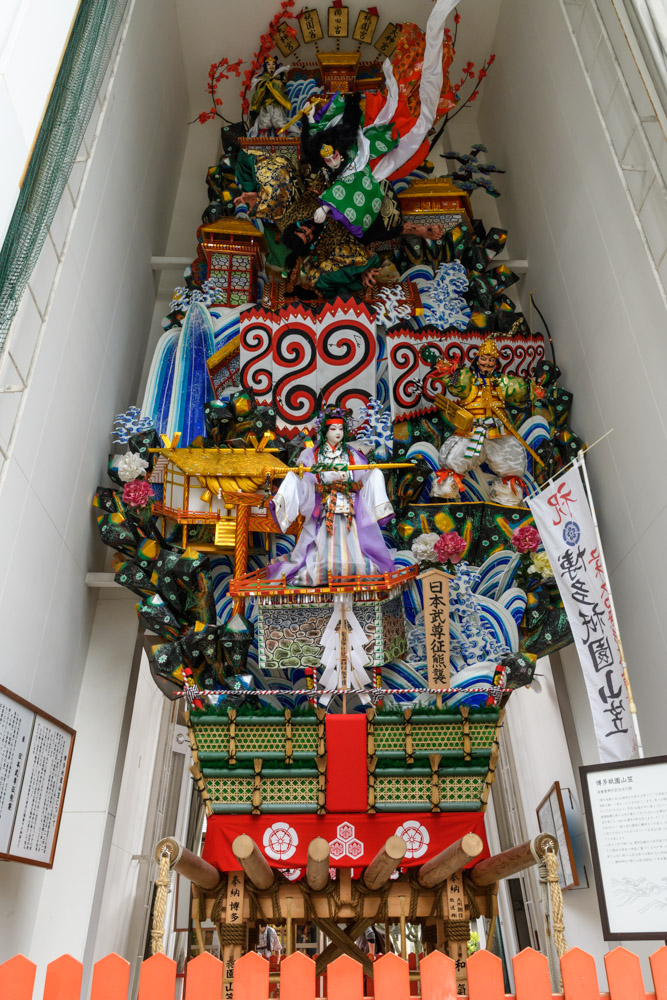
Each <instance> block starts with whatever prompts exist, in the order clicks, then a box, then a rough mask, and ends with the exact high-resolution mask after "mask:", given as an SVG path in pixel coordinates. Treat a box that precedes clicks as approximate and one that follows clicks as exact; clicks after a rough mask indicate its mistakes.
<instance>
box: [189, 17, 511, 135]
mask: <svg viewBox="0 0 667 1000" xmlns="http://www.w3.org/2000/svg"><path fill="white" fill-rule="evenodd" d="M501 3H502V0H461V3H460V4H459V7H458V10H459V13H460V14H461V21H460V24H459V31H458V38H457V44H456V59H455V62H454V67H455V69H454V71H453V72H452V73H451V78H452V83H454V82H456V81H457V80H458V78H459V76H458V73H457V72H456V70H457V68H458V67H460V66H462V65H464V63H466V62H467V61H468V60H471V61H472V62H474V63H475V67H476V68H477V67H479V66H481V64H482V62H483V60H484V59H485V58H486V57H487V56H488V55H489V54H490V53H491V52H492V45H493V38H494V35H495V31H496V23H497V20H498V15H499V11H500V6H501ZM279 6H280V4H279V0H176V7H177V11H178V19H179V24H180V32H181V41H182V45H183V58H184V61H185V75H186V81H187V87H188V98H189V103H190V108H191V113H192V117H194V116H195V115H197V114H198V113H199V112H200V111H204V110H208V108H209V107H210V99H209V98H208V96H207V94H206V83H207V74H208V70H209V66H210V65H211V63H214V62H217V61H218V60H219V59H221V58H222V57H223V56H226V57H227V58H228V59H229V60H230V62H233V61H234V60H236V59H238V58H239V57H242V58H243V60H244V61H245V63H246V67H247V66H248V65H249V63H250V60H251V59H252V54H253V52H254V51H255V50H256V48H257V47H258V45H259V36H260V35H261V34H262V33H263V32H265V31H266V30H267V28H268V25H269V21H270V20H271V18H272V17H273V15H274V14H275V13H277V11H278V10H279ZM328 6H329V2H327V0H312V2H311V3H304V4H303V5H302V4H301V3H300V2H299V0H297V5H296V7H295V10H301V9H306V8H308V7H316V8H317V9H318V11H319V13H320V20H321V21H322V24H323V25H324V26H326V9H327V7H328ZM346 6H349V8H350V25H351V27H353V26H354V23H355V21H356V17H357V14H358V12H359V10H361V9H364V10H365V9H366V8H367V7H368V6H369V3H368V2H360V0H348V2H347V3H346ZM376 6H377V8H378V10H379V12H380V21H379V24H378V29H377V31H376V38H377V37H378V36H379V33H380V31H382V29H383V28H384V26H385V25H386V24H387V22H388V21H394V22H396V21H407V20H412V21H414V22H416V23H417V24H419V25H420V27H422V28H423V27H424V26H425V24H426V20H427V18H428V15H429V12H430V11H431V9H432V7H433V2H432V0H409V2H408V0H380V2H378V3H377V4H376ZM453 18H454V15H453V14H452V15H450V18H449V21H448V25H449V27H450V28H451V29H452V30H453V28H454V23H453ZM298 37H299V39H300V38H301V35H300V34H299V35H298ZM355 44H356V43H354V42H352V41H351V40H350V41H348V43H347V46H348V47H349V48H350V49H351V48H352V47H353V45H355ZM321 47H322V46H321ZM345 47H346V43H345V42H343V43H342V48H345ZM377 55H378V53H377V51H376V49H375V48H373V47H369V46H363V50H362V59H368V58H374V57H375V56H377ZM299 57H301V58H302V59H304V60H306V61H310V60H314V58H315V50H314V46H313V45H307V46H306V45H303V44H302V45H301V48H300V49H298V50H297V52H296V53H294V56H293V57H292V58H294V59H298V58H299ZM288 61H289V60H288ZM246 67H242V69H243V68H246ZM492 79H493V78H492V75H491V74H489V78H488V80H487V81H486V84H489V81H491V80H492ZM486 84H485V85H486ZM240 87H241V80H237V79H236V77H232V78H231V80H227V81H223V83H222V84H221V85H220V90H219V95H220V96H221V97H222V99H223V101H224V104H223V107H222V109H221V110H222V113H223V114H224V115H225V116H226V117H228V118H230V119H231V120H232V121H236V120H237V119H238V118H240V101H239V96H238V95H239V91H240ZM477 107H478V104H472V105H470V107H469V108H466V110H465V111H464V112H463V114H465V115H466V116H470V117H474V116H475V115H476V113H477ZM204 127H208V128H213V127H214V125H213V123H212V122H209V123H207V125H205V126H204Z"/></svg>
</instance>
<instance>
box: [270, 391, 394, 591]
mask: <svg viewBox="0 0 667 1000" xmlns="http://www.w3.org/2000/svg"><path fill="white" fill-rule="evenodd" d="M316 426H317V431H318V437H319V443H318V445H317V447H316V448H306V449H305V450H304V451H303V452H302V453H301V455H300V456H299V459H298V464H299V465H302V466H304V468H307V469H309V470H310V471H307V472H304V474H303V476H299V475H298V474H297V473H295V472H288V473H287V475H286V476H285V478H284V480H283V483H282V486H281V487H280V489H279V490H278V492H277V493H276V495H275V496H274V497H273V499H272V501H271V511H272V513H273V516H274V518H275V520H276V523H277V524H278V526H279V528H280V530H281V531H286V530H287V528H288V527H289V525H290V524H292V523H293V522H294V521H295V520H296V519H297V517H298V515H299V514H301V515H303V518H304V524H303V528H302V530H301V534H300V535H299V539H298V541H297V543H296V545H295V546H294V550H293V551H292V553H291V557H290V558H289V560H278V561H277V562H275V563H272V565H270V566H269V568H268V571H267V575H268V577H269V579H274V580H275V579H281V578H283V577H284V578H285V581H286V582H287V583H288V584H291V585H292V586H295V587H325V586H327V585H328V583H329V577H330V576H357V575H359V576H371V575H374V574H378V573H391V572H392V571H393V570H394V561H393V558H392V554H391V552H390V550H389V549H388V548H387V546H386V544H385V542H384V539H383V537H382V532H381V531H380V525H381V524H385V523H386V522H387V521H389V520H390V519H391V518H392V517H393V513H394V512H393V508H392V506H391V504H390V503H389V500H388V499H387V491H386V488H385V483H384V478H383V476H382V473H381V472H380V470H379V469H365V470H361V471H359V472H354V471H350V469H349V467H350V466H354V465H366V464H367V461H366V458H365V457H364V456H363V455H362V454H361V453H360V452H358V451H355V450H354V449H353V448H351V447H350V446H349V445H348V444H347V434H348V425H347V414H346V413H345V411H343V410H340V409H334V408H326V409H325V410H324V411H323V412H322V413H321V414H320V417H319V418H318V421H317V425H316Z"/></svg>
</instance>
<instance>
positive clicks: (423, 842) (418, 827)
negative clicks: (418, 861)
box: [394, 819, 431, 858]
mask: <svg viewBox="0 0 667 1000" xmlns="http://www.w3.org/2000/svg"><path fill="white" fill-rule="evenodd" d="M394 836H396V837H402V838H403V840H404V841H405V843H406V844H407V851H406V852H405V856H406V858H421V856H422V855H423V854H426V852H427V850H428V845H429V842H430V839H431V838H430V837H429V835H428V830H427V829H426V827H425V826H422V824H421V823H420V822H419V821H418V820H416V819H406V821H405V823H403V825H402V826H399V827H398V828H397V830H396V833H395V834H394Z"/></svg>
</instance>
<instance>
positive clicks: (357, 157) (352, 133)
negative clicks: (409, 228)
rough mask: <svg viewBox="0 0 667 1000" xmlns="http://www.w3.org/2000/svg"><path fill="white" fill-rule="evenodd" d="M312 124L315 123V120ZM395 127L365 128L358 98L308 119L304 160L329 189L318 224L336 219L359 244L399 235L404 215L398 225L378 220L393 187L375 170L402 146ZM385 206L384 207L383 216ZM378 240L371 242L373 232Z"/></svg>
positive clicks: (343, 98) (343, 97)
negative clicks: (379, 160) (377, 162)
mask: <svg viewBox="0 0 667 1000" xmlns="http://www.w3.org/2000/svg"><path fill="white" fill-rule="evenodd" d="M311 119H312V120H311ZM395 131H396V130H395V127H394V125H393V123H392V122H388V123H387V124H381V125H368V126H366V127H364V117H363V113H362V110H361V95H360V94H358V93H357V94H341V93H338V94H335V95H334V96H333V97H332V98H331V100H330V101H328V102H327V104H325V105H323V106H321V107H319V108H318V109H317V111H315V112H314V113H312V114H311V118H310V119H306V120H305V121H304V124H303V130H302V132H301V154H302V157H303V159H304V160H306V161H307V162H308V163H309V164H310V166H311V167H312V169H313V170H314V171H321V173H322V176H323V177H324V179H325V185H326V186H325V188H324V190H323V191H322V192H321V193H320V196H319V202H320V206H319V208H318V209H317V214H316V216H315V222H317V223H322V222H324V220H325V218H326V217H327V216H329V218H331V219H334V220H335V221H336V222H340V224H341V225H343V226H345V228H346V229H347V230H348V231H349V232H350V233H351V234H352V235H353V236H356V237H357V239H361V238H362V237H366V239H365V240H364V242H370V241H371V240H372V239H373V238H375V239H382V238H386V236H387V231H388V230H389V231H390V232H391V230H395V231H396V232H400V231H401V228H402V221H401V217H400V212H398V211H396V213H395V219H393V220H392V219H391V218H388V217H385V219H384V221H381V223H380V227H378V226H375V227H374V223H375V222H376V220H377V219H378V216H379V215H380V213H381V211H382V209H383V201H384V200H385V199H386V196H387V194H388V191H389V190H390V185H386V184H385V185H382V184H381V183H380V182H379V181H377V180H376V179H375V177H374V176H373V173H372V170H371V164H372V162H373V161H374V160H377V158H378V157H381V156H384V155H385V154H386V153H388V152H389V151H390V150H392V149H394V148H395V147H396V146H397V145H398V135H395V134H394V133H395ZM386 209H387V206H385V211H386ZM374 228H375V229H380V232H378V235H376V236H375V237H373V235H371V236H370V238H369V236H368V234H369V232H371V233H372V231H373V229H374Z"/></svg>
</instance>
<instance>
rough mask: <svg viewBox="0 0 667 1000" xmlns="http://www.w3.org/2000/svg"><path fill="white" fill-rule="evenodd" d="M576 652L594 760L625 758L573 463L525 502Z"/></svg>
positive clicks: (615, 681)
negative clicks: (590, 720)
mask: <svg viewBox="0 0 667 1000" xmlns="http://www.w3.org/2000/svg"><path fill="white" fill-rule="evenodd" d="M528 506H529V507H530V509H531V511H532V513H533V517H534V518H535V523H536V524H537V527H538V529H539V532H540V535H541V536H542V541H543V543H544V548H545V549H546V553H547V555H548V557H549V561H550V563H551V567H552V569H553V573H554V578H555V580H556V583H557V584H558V589H559V591H560V594H561V597H562V599H563V604H564V606H565V611H566V612H567V616H568V619H569V622H570V627H571V629H572V635H573V637H574V641H575V644H576V647H577V653H578V654H579V661H580V663H581V668H582V670H583V674H584V679H585V681H586V688H587V691H588V698H589V701H590V704H591V711H592V713H593V723H594V726H595V736H596V739H597V744H598V751H599V754H600V760H601V761H602V762H603V763H606V762H608V761H612V760H627V759H628V758H630V757H632V756H633V754H634V753H635V751H636V749H637V746H636V741H635V736H634V729H633V725H632V718H631V716H630V708H629V699H628V692H627V688H626V685H625V681H624V678H623V660H622V656H621V651H620V648H619V643H618V637H617V633H616V627H615V622H614V615H613V611H612V604H611V593H610V588H609V581H608V579H607V576H606V574H605V571H604V565H603V559H602V553H601V550H600V545H599V541H598V538H597V533H596V531H595V525H594V523H593V517H592V514H591V509H590V507H589V504H588V500H587V498H586V494H585V492H584V487H583V483H582V481H581V475H580V473H579V467H578V464H577V465H575V466H573V468H572V469H570V471H569V472H567V473H566V474H565V475H564V476H561V477H560V478H559V479H557V480H555V482H553V483H550V484H549V485H548V486H547V487H546V488H545V489H544V490H542V492H541V493H539V494H538V495H537V496H535V497H533V498H532V499H530V500H528Z"/></svg>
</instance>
